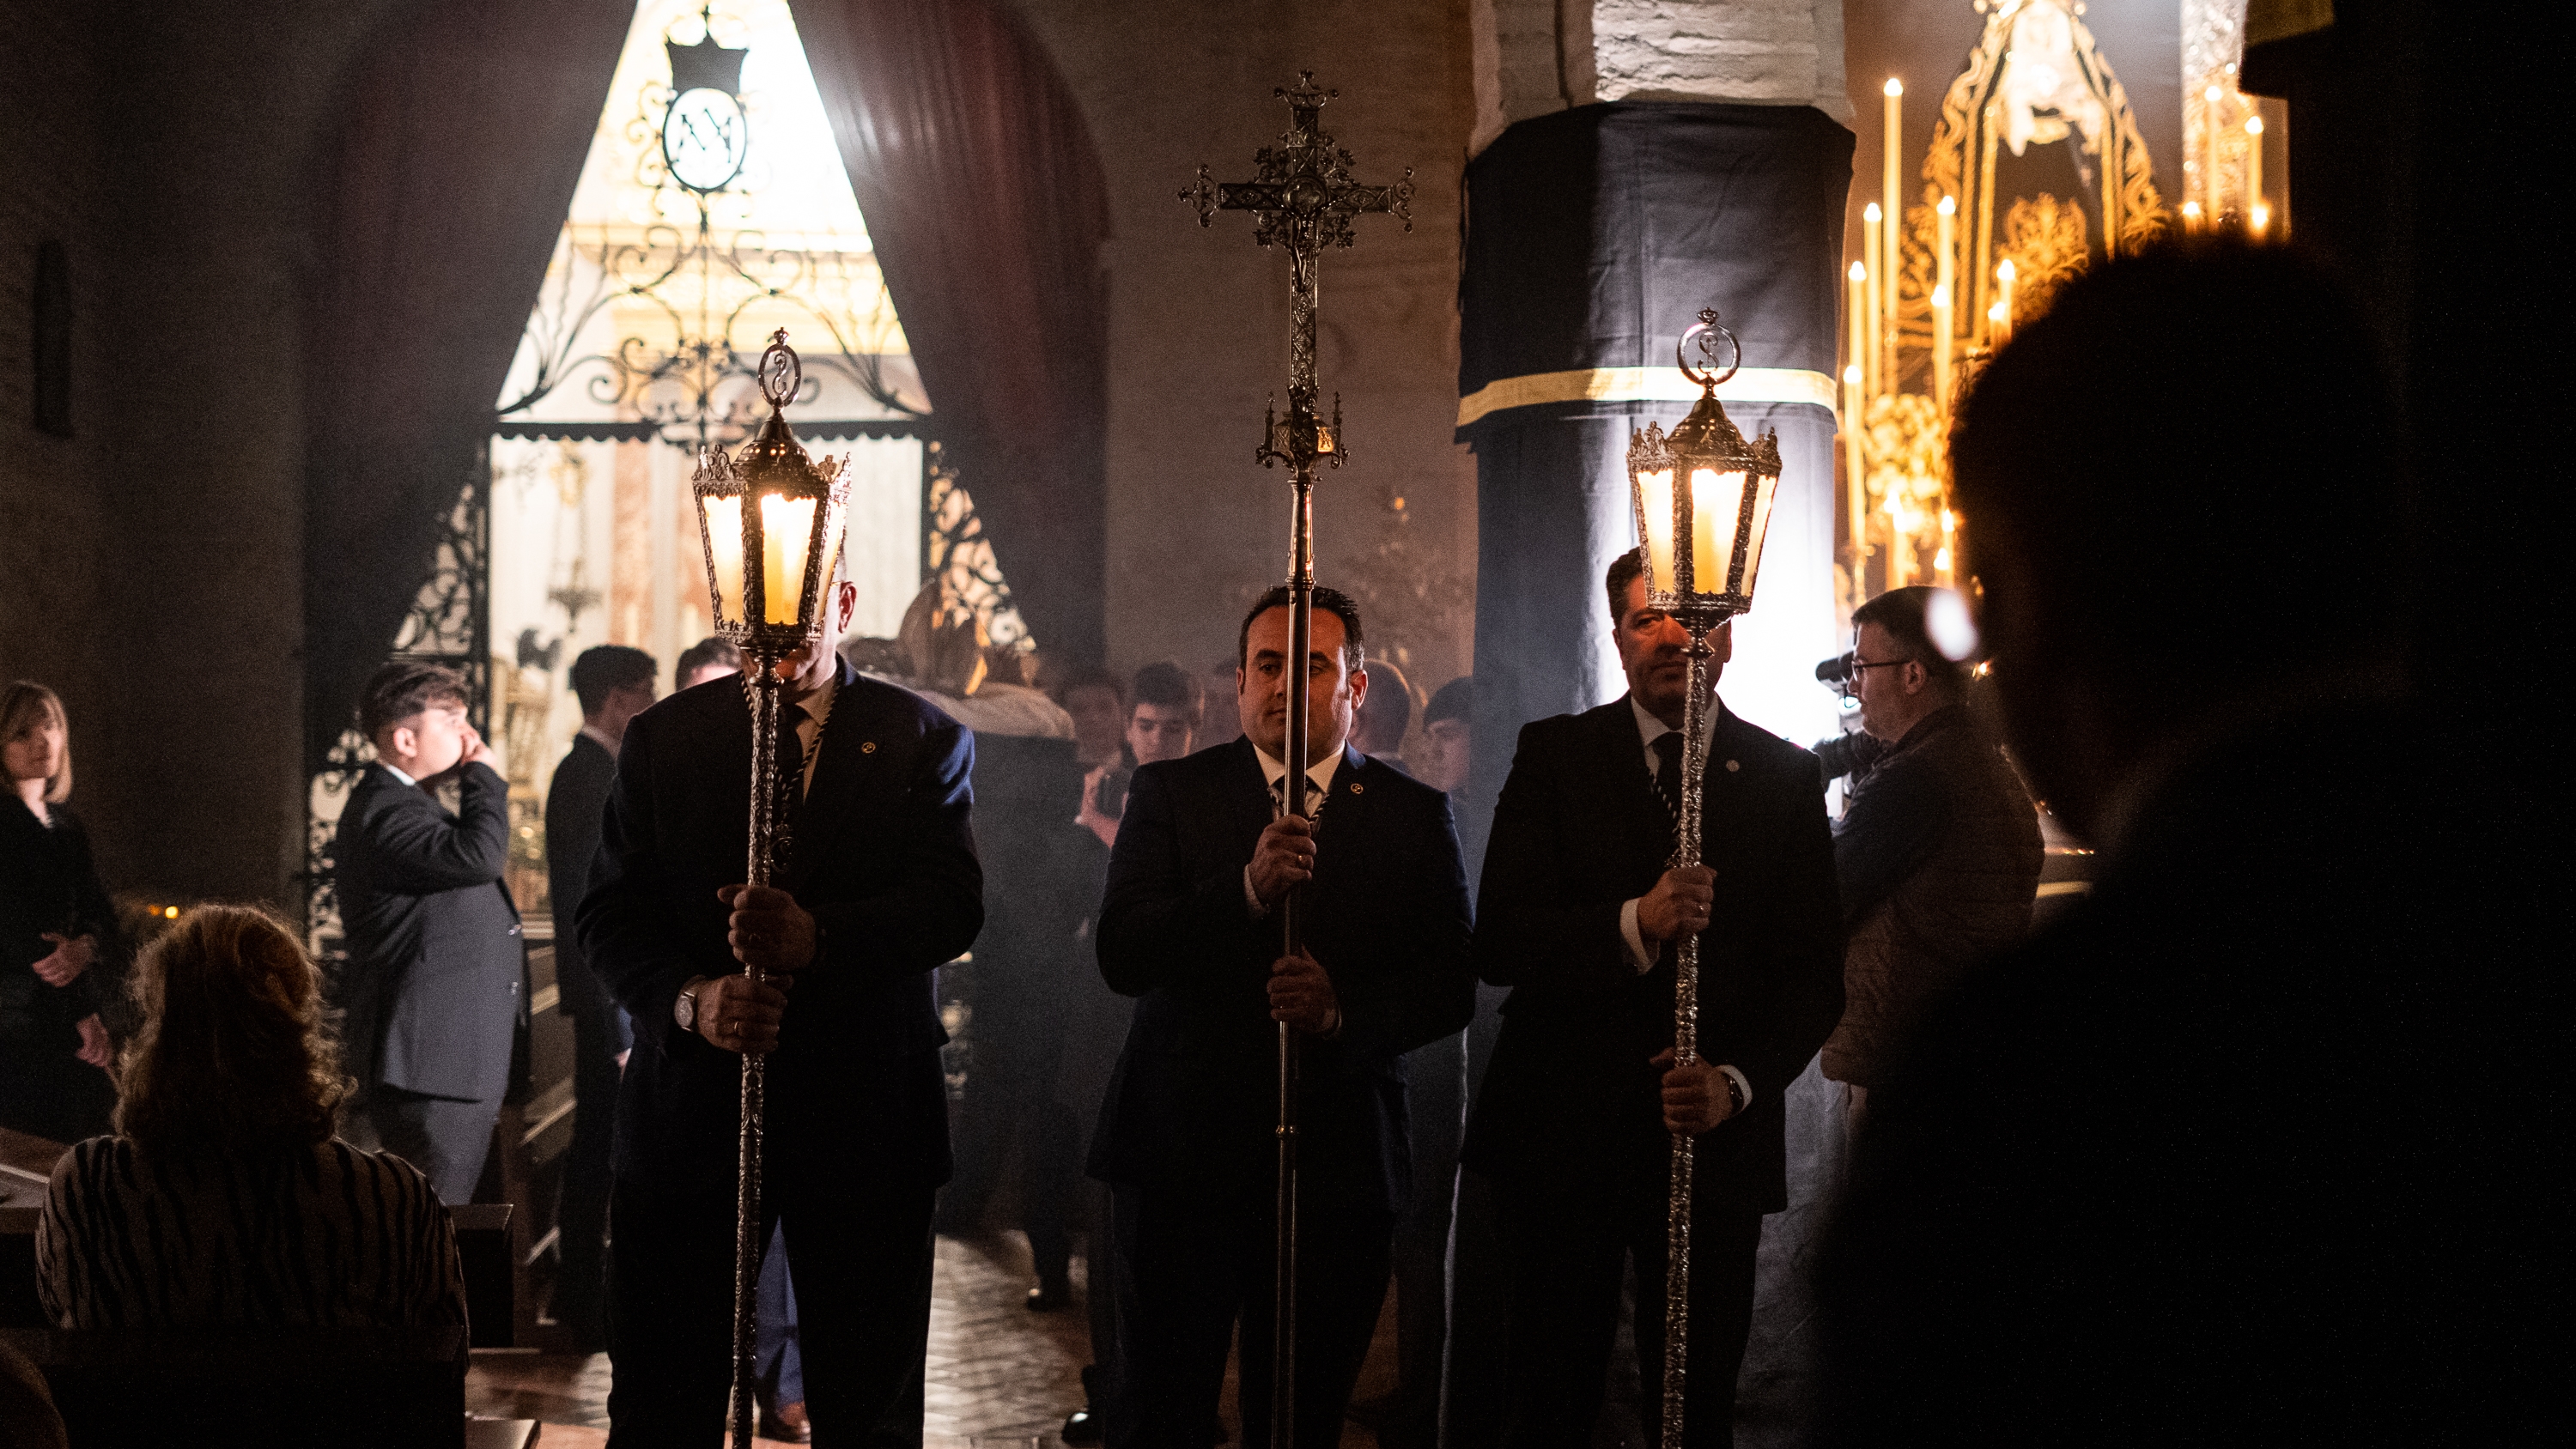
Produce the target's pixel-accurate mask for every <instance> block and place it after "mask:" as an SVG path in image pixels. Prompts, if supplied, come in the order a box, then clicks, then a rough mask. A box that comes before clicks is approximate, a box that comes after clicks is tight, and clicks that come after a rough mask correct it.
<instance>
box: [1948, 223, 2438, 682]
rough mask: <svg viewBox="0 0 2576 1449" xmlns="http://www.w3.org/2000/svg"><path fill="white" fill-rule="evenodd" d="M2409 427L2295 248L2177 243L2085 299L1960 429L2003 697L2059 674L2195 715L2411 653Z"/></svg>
mask: <svg viewBox="0 0 2576 1449" xmlns="http://www.w3.org/2000/svg"><path fill="white" fill-rule="evenodd" d="M2390 407H2391V404H2390V401H2389V391H2388V387H2387V383H2386V379H2385V374H2384V372H2383V369H2382V366H2381V358H2380V350H2379V342H2378V339H2377V338H2376V337H2375V336H2374V334H2373V333H2372V330H2371V328H2370V327H2369V326H2368V325H2367V323H2366V322H2365V320H2364V318H2363V316H2362V314H2361V313H2360V311H2359V310H2358V308H2357V307H2356V305H2355V304H2354V302H2353V301H2352V300H2351V299H2350V298H2349V297H2347V296H2346V295H2345V293H2344V292H2343V291H2342V289H2341V288H2340V287H2339V286H2338V285H2337V284H2336V283H2335V281H2334V280H2333V279H2332V278H2331V277H2329V276H2328V275H2327V274H2326V272H2325V271H2324V270H2323V269H2322V268H2321V267H2320V266H2319V265H2318V264H2316V263H2315V262H2312V261H2310V260H2309V259H2308V258H2306V257H2305V256H2303V255H2302V254H2300V253H2298V252H2296V251H2293V250H2291V249H2289V248H2286V247H2280V246H2263V245H2255V244H2250V243H2247V242H2244V241H2241V240H2234V239H2230V238H2218V239H2201V240H2193V241H2186V242H2180V243H2173V244H2168V245H2164V246H2160V247H2157V248H2154V249H2151V250H2149V251H2147V252H2145V253H2143V254H2140V255H2138V256H2134V257H2127V258H2122V259H2120V260H2116V261H2111V262H2107V263H2097V264H2096V265H2095V266H2094V267H2093V268H2092V269H2091V270H2090V271H2089V272H2087V273H2085V274H2084V275H2082V276H2080V277H2078V278H2076V279H2075V280H2074V281H2072V282H2070V283H2068V284H2067V285H2066V286H2065V287H2064V288H2063V289H2062V290H2060V291H2059V293H2058V294H2057V297H2056V300H2055V302H2054V304H2053V305H2052V306H2051V307H2050V309H2049V311H2048V312H2047V313H2046V314H2045V315H2043V316H2041V317H2040V318H2038V319H2037V320H2036V321H2034V322H2032V323H2030V324H2029V325H2027V326H2025V327H2023V328H2021V329H2020V330H2019V331H2017V332H2016V333H2015V334H2014V336H2013V339H2012V341H2011V342H2010V343H2008V344H2007V345H2005V346H2004V347H2003V348H2002V349H2001V350H2000V351H1999V352H1998V353H1997V354H1996V356H1995V358H1994V360H1993V362H1992V363H1991V364H1989V365H1988V366H1987V367H1986V369H1985V370H1984V372H1983V374H1982V375H1981V376H1980V377H1979V378H1978V379H1977V381H1976V384H1975V387H1974V388H1973V389H1972V390H1971V391H1970V393H1969V394H1968V396H1967V398H1966V400H1965V402H1964V404H1963V406H1962V408H1961V410H1960V414H1959V418H1958V424H1957V428H1956V430H1955V433H1954V442H1953V450H1952V467H1953V471H1954V474H1955V486H1956V492H1957V498H1958V502H1959V507H1960V511H1961V513H1962V515H1963V517H1964V519H1965V524H1966V529H1967V535H1968V552H1969V555H1970V557H1971V559H1972V560H1973V562H1974V564H1975V567H1976V573H1977V576H1978V579H1979V582H1980V584H1981V585H1982V586H1983V588H1984V591H1985V597H1984V613H1985V615H1986V618H1987V644H1988V647H1989V648H1990V649H1991V651H1992V652H1993V654H1994V656H1995V659H1996V668H1997V671H1998V674H1999V675H2001V676H2007V679H2006V683H2007V689H2008V690H2009V688H2010V680H2009V677H2008V676H2010V675H2011V674H2012V672H2013V671H2015V670H2017V669H2020V668H2022V667H2023V666H2025V665H2026V664H2029V663H2030V662H2031V661H2033V660H2045V661H2047V664H2048V667H2049V668H2050V669H2051V671H2052V672H2053V673H2055V674H2057V676H2058V679H2059V680H2060V681H2062V680H2063V679H2065V678H2071V677H2077V676H2078V675H2080V676H2082V677H2085V678H2088V679H2091V680H2096V681H2100V682H2102V683H2104V684H2106V685H2110V686H2111V687H2112V689H2113V692H2114V693H2117V692H2119V691H2120V690H2122V689H2126V690H2129V691H2132V692H2134V693H2135V694H2136V695H2137V696H2139V697H2142V698H2156V699H2158V700H2160V701H2161V702H2162V705H2163V707H2164V708H2165V709H2166V711H2167V712H2168V713H2175V712H2179V710H2181V709H2187V708H2188V707H2189V706H2190V705H2191V704H2192V703H2193V702H2194V697H2195V696H2197V697H2198V698H2199V699H2202V700H2210V699H2225V698H2228V697H2231V696H2234V695H2237V694H2240V693H2242V692H2244V691H2246V690H2247V689H2249V688H2251V687H2255V686H2258V685H2261V684H2263V683H2266V682H2269V681H2272V680H2275V679H2277V678H2278V677H2279V676H2280V675H2281V674H2282V673H2283V671H2284V661H2292V662H2294V663H2295V664H2296V665H2298V666H2299V667H2301V668H2303V669H2308V670H2316V669H2320V668H2323V669H2336V668H2344V667H2349V666H2351V665H2354V664H2357V663H2370V662H2376V661H2380V660H2385V659H2388V658H2391V657H2394V655H2395V654H2396V652H2397V650H2398V649H2399V647H2400V640H2401V636H2402V633H2403V625H2402V619H2401V617H2400V616H2402V614H2403V612H2404V608H2405V604H2406V600H2407V594H2408V589H2409V585H2410V581H2411V579H2412V577H2413V575H2412V572H2411V571H2410V570H2409V569H2408V567H2407V564H2406V543H2405V539H2406V532H2407V529H2406V524H2407V519H2406V501H2405V495H2404V490H2403V486H2402V483H2401V475H2400V469H2399V463H2398V459H2397V458H2396V456H2395V453H2394V449H2395V448H2396V446H2397V438H2396V436H2395V434H2396V431H2397V430H2396V429H2395V428H2394V427H2393V426H2392V422H2391V412H2390ZM2356 599H2358V600H2364V601H2366V602H2365V603H2363V604H2361V605H2359V606H2356V605H2355V603H2354V602H2353V601H2354V600H2356ZM2043 687H2046V685H2045V684H2044V685H2043Z"/></svg>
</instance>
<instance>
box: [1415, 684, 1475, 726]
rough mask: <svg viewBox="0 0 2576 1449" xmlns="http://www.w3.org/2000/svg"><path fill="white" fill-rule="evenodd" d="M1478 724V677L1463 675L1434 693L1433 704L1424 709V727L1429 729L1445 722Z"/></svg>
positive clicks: (1425, 706)
mask: <svg viewBox="0 0 2576 1449" xmlns="http://www.w3.org/2000/svg"><path fill="white" fill-rule="evenodd" d="M1452 719H1455V720H1465V721H1466V722H1467V723H1469V724H1471V725H1472V724H1474V723H1475V722H1476V676H1474V675H1472V674H1461V675H1459V676H1458V677H1457V678H1455V679H1453V680H1450V681H1449V682H1448V683H1447V684H1444V685H1442V686H1440V688H1439V689H1437V690H1435V691H1433V692H1432V695H1431V702H1430V703H1429V704H1426V705H1424V706H1423V707H1422V727H1423V728H1424V729H1429V728H1431V727H1432V726H1433V725H1436V724H1438V723H1440V722H1441V721H1443V720H1452Z"/></svg>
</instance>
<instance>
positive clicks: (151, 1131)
mask: <svg viewBox="0 0 2576 1449" xmlns="http://www.w3.org/2000/svg"><path fill="white" fill-rule="evenodd" d="M133 989H134V998H135V1004H136V1006H137V1008H138V1015H139V1016H140V1018H141V1020H142V1026H141V1027H140V1029H138V1030H137V1031H136V1032H135V1034H134V1037H133V1039H132V1040H131V1041H129V1042H128V1043H127V1044H126V1047H125V1050H124V1052H123V1054H122V1056H121V1059H120V1062H119V1071H118V1079H119V1080H118V1085H119V1087H120V1089H121V1093H122V1095H121V1097H120V1099H119V1100H118V1102H117V1105H116V1130H117V1131H118V1132H119V1133H120V1134H122V1135H124V1136H127V1137H130V1138H133V1139H134V1140H135V1141H136V1142H138V1143H140V1144H142V1145H143V1146H145V1147H147V1148H151V1147H169V1148H181V1147H186V1148H205V1149H216V1150H223V1151H234V1150H239V1149H242V1148H259V1147H278V1146H310V1145H316V1144H319V1143H323V1142H328V1141H330V1140H331V1135H332V1133H333V1132H334V1131H335V1130H337V1128H338V1125H339V1111H340V1103H341V1102H342V1100H343V1099H345V1098H346V1097H347V1096H348V1095H349V1091H350V1082H349V1080H348V1078H347V1077H345V1076H343V1075H342V1074H341V1071H340V1051H339V1047H338V1045H337V1044H336V1043H334V1042H333V1041H332V1040H331V1037H330V1034H329V1033H328V1032H327V1031H325V1030H324V1028H323V1025H322V978H321V973H320V972H319V971H317V970H316V969H315V968H314V965H313V958H312V957H310V956H308V955H306V954H305V951H304V945H303V943H302V942H301V941H298V940H297V939H296V938H295V933H294V932H293V931H291V930H289V929H288V928H287V926H286V923H285V922H283V921H281V920H279V919H278V918H277V917H276V916H274V915H271V914H270V913H269V912H267V911H265V910H262V909H260V908H258V907H255V906H231V905H208V906H198V907H196V908H195V909H193V910H191V911H189V912H188V913H187V914H186V915H184V916H182V917H180V918H179V920H178V922H177V923H176V924H174V925H173V926H172V927H171V928H170V929H169V930H168V931H166V932H164V933H163V934H162V936H161V937H160V939H158V940H156V941H154V942H153V943H152V944H151V945H150V946H149V947H147V948H145V950H144V952H143V954H142V956H141V958H140V959H138V960H137V961H136V962H135V967H134V988H133Z"/></svg>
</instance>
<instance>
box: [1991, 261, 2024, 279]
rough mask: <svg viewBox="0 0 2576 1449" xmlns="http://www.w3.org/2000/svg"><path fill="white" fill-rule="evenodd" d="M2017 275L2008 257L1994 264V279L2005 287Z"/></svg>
mask: <svg viewBox="0 0 2576 1449" xmlns="http://www.w3.org/2000/svg"><path fill="white" fill-rule="evenodd" d="M2018 275H2019V273H2017V272H2015V271H2014V270H2013V264H2012V258H2010V257H2006V258H2004V259H2003V260H2002V261H2000V262H1997V263H1996V264H1995V277H1996V279H1997V280H1998V281H2001V282H2003V283H2004V284H2005V285H2007V286H2009V285H2011V283H2012V279H2013V278H2014V277H2015V276H2018Z"/></svg>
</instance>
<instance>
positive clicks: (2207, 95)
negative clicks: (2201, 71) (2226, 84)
mask: <svg viewBox="0 0 2576 1449" xmlns="http://www.w3.org/2000/svg"><path fill="white" fill-rule="evenodd" d="M2200 98H2201V99H2202V100H2204V101H2207V102H2209V103H2210V104H2211V105H2213V106H2214V105H2217V104H2218V87H2216V86H2211V87H2210V88H2209V89H2207V90H2205V91H2202V92H2201V93H2200Z"/></svg>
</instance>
